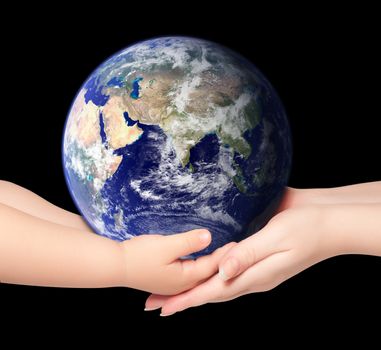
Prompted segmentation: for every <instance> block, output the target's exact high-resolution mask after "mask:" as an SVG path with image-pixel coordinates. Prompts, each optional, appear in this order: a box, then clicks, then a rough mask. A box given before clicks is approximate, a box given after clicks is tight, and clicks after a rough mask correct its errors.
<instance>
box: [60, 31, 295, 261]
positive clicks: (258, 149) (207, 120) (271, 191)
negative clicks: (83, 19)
mask: <svg viewBox="0 0 381 350" xmlns="http://www.w3.org/2000/svg"><path fill="white" fill-rule="evenodd" d="M291 151H292V150H291V137H290V130H289V125H288V121H287V118H286V114H285V111H284V108H283V106H282V103H281V101H280V99H279V97H278V95H277V93H276V92H275V90H274V88H273V87H272V86H271V85H270V83H269V82H268V80H267V79H266V78H265V77H264V76H263V75H262V74H261V72H260V71H259V70H258V69H257V68H256V67H255V66H254V65H253V64H252V63H250V62H249V61H247V60H246V59H245V58H243V57H242V56H240V55H239V54H237V53H235V52H233V51H231V50H230V49H228V48H226V47H223V46H221V45H219V44H216V43H213V42H210V41H206V40H201V39H197V38H191V37H161V38H154V39H151V40H146V41H142V42H138V43H136V44H134V45H132V46H130V47H127V48H126V49H124V50H122V51H120V52H118V53H116V54H115V55H114V56H112V57H110V58H109V59H107V60H106V61H105V62H104V63H102V64H101V65H100V66H99V67H98V68H97V69H96V70H95V71H94V72H93V73H92V74H91V75H90V76H89V78H88V79H87V81H86V82H85V83H84V85H83V86H82V87H81V89H80V90H79V92H78V94H77V96H76V98H75V100H74V102H73V104H72V107H71V110H70V112H69V115H68V117H67V120H66V125H65V130H64V135H63V142H62V159H63V167H64V172H65V179H66V182H67V185H68V188H69V191H70V193H71V196H72V198H73V200H74V202H75V204H76V206H77V208H78V210H79V211H80V213H81V214H82V215H83V217H84V218H85V220H86V221H87V223H88V224H89V226H90V227H91V228H92V229H93V230H94V231H95V232H96V233H98V234H100V235H103V236H106V237H108V238H111V239H114V240H117V241H123V240H126V239H129V238H131V237H134V236H137V235H142V234H163V235H167V234H173V233H179V232H184V231H188V230H191V229H196V228H207V229H208V230H209V231H210V232H211V234H212V243H211V244H210V246H209V247H208V248H206V249H204V250H203V251H201V252H198V253H195V254H193V255H192V256H190V258H196V257H198V256H200V255H204V254H209V253H210V252H212V251H213V250H215V249H216V248H218V247H220V246H222V245H224V244H226V243H227V242H230V241H239V240H241V239H243V238H245V237H246V236H247V235H249V234H252V233H255V232H256V231H258V230H259V229H260V228H261V227H263V225H264V224H265V223H266V222H267V221H268V220H269V218H270V217H271V216H272V215H273V214H274V211H275V210H276V208H277V205H278V203H279V199H280V197H281V195H282V192H283V189H284V187H285V185H286V183H287V180H288V176H289V171H290V164H291Z"/></svg>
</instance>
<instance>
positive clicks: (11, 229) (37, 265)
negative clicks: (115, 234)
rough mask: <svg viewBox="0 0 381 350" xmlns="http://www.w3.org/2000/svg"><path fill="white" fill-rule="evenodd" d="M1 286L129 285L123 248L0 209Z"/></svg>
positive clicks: (94, 236) (107, 240)
mask: <svg viewBox="0 0 381 350" xmlns="http://www.w3.org/2000/svg"><path fill="white" fill-rule="evenodd" d="M0 281H2V282H6V283H16V284H29V285H40V286H59V287H108V286H121V285H125V262H124V256H123V253H122V250H121V249H120V244H119V243H117V242H115V241H112V240H109V239H107V238H104V237H101V236H98V235H95V234H93V233H91V232H86V231H84V230H79V229H75V228H71V227H66V226H62V225H59V224H55V223H52V222H49V221H46V220H43V219H39V218H36V217H34V216H31V215H28V214H25V213H24V212H21V211H19V210H17V209H14V208H12V207H9V206H7V205H4V204H0Z"/></svg>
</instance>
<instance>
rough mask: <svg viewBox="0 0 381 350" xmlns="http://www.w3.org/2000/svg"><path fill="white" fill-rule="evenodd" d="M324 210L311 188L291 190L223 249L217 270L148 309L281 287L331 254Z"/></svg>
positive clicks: (154, 300)
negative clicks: (255, 227) (256, 226)
mask: <svg viewBox="0 0 381 350" xmlns="http://www.w3.org/2000/svg"><path fill="white" fill-rule="evenodd" d="M322 213H323V207H322V206H321V205H319V204H316V201H315V198H314V196H313V195H311V192H309V193H308V192H307V191H306V190H296V189H287V191H286V193H285V195H284V197H283V200H282V203H281V205H280V207H279V210H278V213H277V214H276V215H275V216H274V217H273V218H272V219H271V220H270V221H269V223H268V224H267V225H266V226H265V227H264V228H263V229H262V230H261V231H259V232H258V233H256V234H255V235H252V236H250V237H249V238H247V239H245V240H243V241H241V242H240V243H238V244H236V245H235V246H233V247H232V248H230V249H229V251H228V252H227V253H225V256H224V257H223V258H222V260H221V262H220V265H219V266H220V273H219V274H218V275H214V276H213V277H211V278H210V279H209V280H207V281H206V282H204V283H202V284H200V285H198V286H197V287H195V288H193V289H191V290H189V291H187V292H184V293H182V294H179V295H175V296H172V297H163V296H160V295H151V296H150V297H149V298H148V300H147V303H146V307H147V309H155V308H159V307H162V314H164V315H169V314H173V313H174V312H177V311H181V310H184V309H186V308H188V307H193V306H198V305H202V304H205V303H207V302H222V301H227V300H231V299H235V298H237V297H239V296H242V295H245V294H248V293H253V292H262V291H267V290H270V289H272V288H274V287H276V286H278V285H279V284H280V283H282V282H283V281H285V280H287V279H289V278H290V277H292V276H294V275H296V274H297V273H299V272H300V271H302V270H304V269H306V268H308V267H309V266H311V265H313V264H315V263H317V262H319V261H321V260H323V259H325V258H327V257H328V255H327V254H326V252H325V250H324V247H323V244H322V242H323V240H322V239H321V231H322V230H321V229H320V226H321V221H322V220H321V219H322Z"/></svg>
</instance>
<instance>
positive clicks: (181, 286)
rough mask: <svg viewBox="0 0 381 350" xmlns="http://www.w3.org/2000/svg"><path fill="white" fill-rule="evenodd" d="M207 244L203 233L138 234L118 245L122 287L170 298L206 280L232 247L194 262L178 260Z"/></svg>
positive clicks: (198, 231)
mask: <svg viewBox="0 0 381 350" xmlns="http://www.w3.org/2000/svg"><path fill="white" fill-rule="evenodd" d="M210 242H211V235H210V233H209V231H207V230H203V229H201V230H193V231H189V232H186V233H181V234H175V235H169V236H162V235H142V236H138V237H134V238H132V239H130V240H128V241H125V242H123V243H121V248H122V253H123V256H124V259H125V264H126V285H127V286H128V287H131V288H136V289H140V290H144V291H148V292H151V293H156V294H161V295H173V294H177V293H180V292H182V291H185V290H188V289H190V288H193V287H195V286H197V285H198V284H200V283H201V282H202V281H204V280H206V279H207V278H209V277H210V276H212V275H213V274H215V273H216V272H217V270H218V263H219V261H220V260H221V258H222V256H223V255H224V253H225V252H226V251H227V250H228V249H229V248H230V247H231V246H232V245H231V244H230V245H227V246H225V247H222V248H220V249H218V250H216V251H215V252H214V253H213V254H211V255H208V256H203V257H201V258H198V259H197V260H182V259H180V258H181V257H183V256H187V255H190V254H192V253H195V252H198V251H200V250H202V249H204V248H206V247H207V246H208V245H209V244H210Z"/></svg>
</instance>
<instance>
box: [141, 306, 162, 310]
mask: <svg viewBox="0 0 381 350" xmlns="http://www.w3.org/2000/svg"><path fill="white" fill-rule="evenodd" d="M157 309H160V306H157V307H146V308H145V309H144V311H153V310H157Z"/></svg>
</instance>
